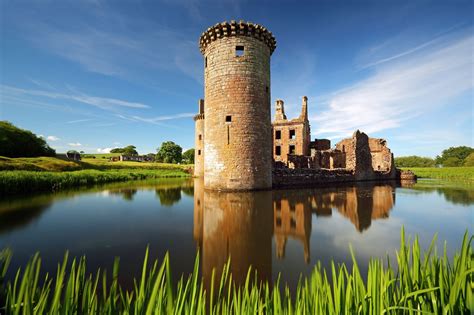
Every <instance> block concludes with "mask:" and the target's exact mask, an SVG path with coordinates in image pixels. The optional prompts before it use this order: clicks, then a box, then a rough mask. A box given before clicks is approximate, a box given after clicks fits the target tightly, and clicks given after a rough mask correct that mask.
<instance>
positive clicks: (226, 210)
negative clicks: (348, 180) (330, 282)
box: [194, 179, 395, 283]
mask: <svg viewBox="0 0 474 315" xmlns="http://www.w3.org/2000/svg"><path fill="white" fill-rule="evenodd" d="M394 204H395V187H394V186H392V185H387V184H383V185H377V184H373V183H371V184H369V183H367V184H363V185H357V186H350V187H336V188H317V189H305V190H275V191H261V192H214V191H207V190H206V191H205V190H204V189H203V183H202V180H199V179H196V181H195V186H194V238H195V240H196V241H197V243H198V245H199V248H200V249H201V268H202V274H203V276H204V279H206V278H207V279H210V277H211V275H212V270H213V268H216V272H217V274H216V275H217V276H220V274H219V272H220V271H221V270H222V267H223V266H224V264H225V263H226V262H227V259H228V257H231V258H232V263H231V271H232V274H233V278H234V280H235V281H236V282H237V283H241V282H242V281H245V278H246V275H247V270H248V267H249V266H250V265H251V266H252V267H253V268H255V269H257V270H258V274H259V276H260V277H259V278H260V279H261V280H266V279H269V278H270V277H271V273H272V236H274V239H275V255H276V257H277V258H278V259H284V258H285V249H286V246H287V243H288V239H294V240H296V241H297V242H298V243H300V244H301V245H302V251H303V254H302V257H303V258H304V261H305V262H306V263H309V262H310V258H311V245H310V237H311V231H312V228H313V225H314V222H313V220H318V219H319V218H320V217H331V216H332V214H333V211H337V212H338V213H339V214H340V215H342V216H343V217H345V218H347V219H348V220H349V221H350V222H351V223H352V224H353V225H354V227H355V228H356V230H357V231H358V232H360V233H363V232H364V231H365V230H367V229H368V228H369V227H370V226H371V224H372V220H377V219H383V218H388V216H389V212H390V210H391V209H392V208H393V206H394ZM313 215H314V216H313ZM315 222H317V221H315ZM217 278H219V277H217Z"/></svg>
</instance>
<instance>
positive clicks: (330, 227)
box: [0, 179, 474, 287]
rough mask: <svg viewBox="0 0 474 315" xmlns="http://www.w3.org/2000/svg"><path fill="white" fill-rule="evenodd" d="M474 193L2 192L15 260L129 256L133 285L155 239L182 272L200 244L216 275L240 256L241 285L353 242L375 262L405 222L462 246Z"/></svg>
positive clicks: (427, 238)
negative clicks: (254, 273)
mask: <svg viewBox="0 0 474 315" xmlns="http://www.w3.org/2000/svg"><path fill="white" fill-rule="evenodd" d="M457 185H461V184H459V183H458V184H457ZM473 193H474V190H472V189H469V188H467V187H466V188H463V187H462V186H454V187H451V186H448V187H446V186H443V185H441V184H440V183H435V182H434V181H429V182H428V181H427V182H422V181H420V182H418V183H416V184H411V185H409V186H407V185H403V186H402V187H398V186H397V187H396V186H395V185H391V184H387V183H385V184H374V183H363V184H358V185H354V186H346V187H331V188H321V187H319V188H316V189H299V190H275V191H265V192H252V193H251V192H248V193H242V192H241V193H217V192H210V191H204V189H203V186H202V182H200V181H199V180H196V181H194V180H183V179H166V180H161V181H153V182H133V183H116V184H109V185H106V186H100V187H95V188H87V189H83V188H81V189H76V190H72V191H63V192H60V193H57V194H49V195H48V194H47V195H40V196H27V197H15V199H12V200H0V248H3V247H6V246H8V247H11V248H12V249H13V251H14V259H13V261H12V267H11V270H15V269H16V268H17V267H19V266H23V265H24V264H25V263H26V261H27V260H28V259H29V258H30V257H31V255H32V254H33V253H35V252H36V251H40V252H41V254H42V257H43V268H44V271H45V272H49V273H51V272H53V273H54V272H55V270H56V267H57V262H58V261H60V260H61V259H62V257H63V255H64V252H65V251H66V250H69V251H70V253H71V256H76V257H77V256H81V255H87V257H88V262H89V268H90V269H91V270H95V269H97V268H99V267H102V268H103V267H104V266H105V267H107V266H108V268H110V267H111V264H112V262H113V258H114V257H115V256H120V257H121V275H122V276H121V277H122V278H121V281H123V282H124V283H125V284H129V285H130V286H133V277H135V276H139V275H140V267H141V263H142V258H143V254H144V250H145V248H146V247H147V245H149V246H150V254H151V255H152V256H151V257H150V258H151V259H155V258H158V259H162V257H163V256H164V255H165V253H166V252H169V253H170V257H171V261H172V272H173V276H174V278H175V279H178V278H179V277H180V276H181V274H182V273H185V274H187V273H189V272H191V271H192V269H193V263H194V259H195V255H196V251H197V248H200V255H201V270H202V274H203V276H204V277H205V281H207V283H206V284H207V285H209V279H210V275H211V273H212V269H213V268H216V270H217V271H220V270H221V269H222V266H223V265H224V263H225V262H226V261H227V259H228V257H229V256H231V257H232V265H231V268H232V272H233V279H234V280H236V282H238V283H242V282H243V281H245V277H246V274H247V269H248V266H249V265H252V266H253V267H254V268H255V269H258V275H259V276H260V279H265V280H268V279H270V278H272V280H276V277H277V276H278V273H280V272H282V278H281V279H282V281H284V282H286V283H288V284H289V285H290V286H293V287H294V286H296V283H297V281H298V279H299V276H300V274H301V273H303V274H305V275H309V274H310V273H311V271H312V268H313V265H314V264H315V263H316V262H317V261H321V263H322V266H323V267H330V262H331V260H334V261H336V262H338V263H340V262H345V263H348V264H350V263H351V257H350V255H349V250H348V247H349V244H351V245H352V246H353V248H354V251H355V253H356V254H357V258H358V259H359V267H360V269H361V270H362V272H364V270H367V268H368V266H367V261H368V259H369V258H370V257H374V256H377V257H386V256H387V252H388V253H394V252H395V250H396V249H397V248H398V246H399V235H400V227H401V226H404V227H405V230H406V233H407V235H414V234H417V235H419V237H420V243H421V246H423V247H427V246H429V244H430V242H431V239H432V237H433V235H434V234H435V233H438V235H439V240H440V243H439V244H442V243H443V242H444V241H445V240H446V241H447V242H448V244H450V245H451V244H454V245H456V244H458V243H459V242H460V240H461V239H462V236H463V233H464V231H466V229H470V228H471V226H472V211H469V210H471V207H472V204H474V198H473V197H474V195H473ZM395 194H396V195H397V196H396V198H395ZM170 209H171V210H172V211H170ZM440 226H442V227H443V228H442V229H440ZM455 250H456V248H455V246H451V247H449V248H448V255H451V254H453V252H454V251H455ZM217 275H218V276H219V274H217ZM11 276H12V277H14V274H12V275H11ZM217 278H218V277H217Z"/></svg>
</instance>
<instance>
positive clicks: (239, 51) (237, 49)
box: [235, 46, 244, 57]
mask: <svg viewBox="0 0 474 315" xmlns="http://www.w3.org/2000/svg"><path fill="white" fill-rule="evenodd" d="M243 55H244V46H235V56H236V57H241V56H243Z"/></svg>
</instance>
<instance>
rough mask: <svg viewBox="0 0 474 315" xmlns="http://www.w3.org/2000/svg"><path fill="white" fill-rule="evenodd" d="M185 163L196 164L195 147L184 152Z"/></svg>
mask: <svg viewBox="0 0 474 315" xmlns="http://www.w3.org/2000/svg"><path fill="white" fill-rule="evenodd" d="M183 163H185V164H194V149H188V150H186V151H184V153H183Z"/></svg>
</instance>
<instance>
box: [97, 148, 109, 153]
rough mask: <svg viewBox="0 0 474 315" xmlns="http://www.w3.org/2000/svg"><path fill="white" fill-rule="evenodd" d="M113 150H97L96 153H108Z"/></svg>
mask: <svg viewBox="0 0 474 315" xmlns="http://www.w3.org/2000/svg"><path fill="white" fill-rule="evenodd" d="M112 149H113V148H98V149H97V152H99V153H110V151H111V150H112Z"/></svg>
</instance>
